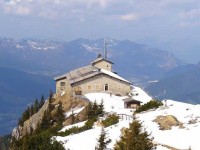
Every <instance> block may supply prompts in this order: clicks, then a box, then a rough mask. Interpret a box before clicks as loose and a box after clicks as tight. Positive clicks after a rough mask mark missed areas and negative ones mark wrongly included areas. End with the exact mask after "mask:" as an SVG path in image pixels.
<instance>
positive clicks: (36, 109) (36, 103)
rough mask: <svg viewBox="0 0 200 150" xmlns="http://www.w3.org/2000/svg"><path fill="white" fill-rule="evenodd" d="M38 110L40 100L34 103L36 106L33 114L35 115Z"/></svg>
mask: <svg viewBox="0 0 200 150" xmlns="http://www.w3.org/2000/svg"><path fill="white" fill-rule="evenodd" d="M38 110H39V102H38V99H37V98H36V99H35V102H34V105H33V112H34V114H35V113H37V112H38Z"/></svg>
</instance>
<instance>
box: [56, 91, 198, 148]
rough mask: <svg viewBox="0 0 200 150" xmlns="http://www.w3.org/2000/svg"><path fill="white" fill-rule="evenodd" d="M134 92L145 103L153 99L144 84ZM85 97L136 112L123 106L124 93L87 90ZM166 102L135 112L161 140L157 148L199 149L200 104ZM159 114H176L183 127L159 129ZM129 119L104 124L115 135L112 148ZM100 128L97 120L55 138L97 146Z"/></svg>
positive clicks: (107, 108)
mask: <svg viewBox="0 0 200 150" xmlns="http://www.w3.org/2000/svg"><path fill="white" fill-rule="evenodd" d="M133 92H134V93H138V94H137V96H138V97H137V98H138V100H141V101H142V100H143V102H144V103H146V102H148V101H149V100H151V98H150V96H148V94H146V93H145V92H144V91H143V90H142V89H141V88H138V87H134V88H133ZM135 96H136V95H135ZM86 97H87V98H88V99H89V100H91V101H93V102H94V101H95V100H96V102H97V103H101V101H102V100H103V101H104V106H105V111H106V112H116V113H118V114H121V113H123V114H127V115H132V113H133V110H131V109H124V104H123V102H122V99H124V98H125V97H118V96H114V95H112V96H110V95H109V94H105V93H91V94H86ZM163 103H164V104H166V106H161V107H159V108H158V109H156V110H150V111H147V112H143V113H140V114H137V115H136V117H137V119H138V120H140V121H141V122H142V124H143V126H144V128H145V129H146V130H147V131H148V132H149V133H151V136H152V137H154V140H153V141H154V142H155V143H158V146H157V150H169V148H166V147H165V146H170V147H174V148H177V149H188V148H189V147H190V148H191V149H192V150H199V149H200V144H199V140H198V136H199V133H200V114H199V111H200V105H191V104H186V103H181V102H176V101H173V100H165V101H163ZM160 115H162V116H166V115H173V116H174V117H176V118H177V120H178V121H179V122H181V123H182V125H183V128H179V127H172V129H170V130H160V129H159V125H158V124H157V123H156V122H154V121H153V120H154V119H156V118H157V116H160ZM130 122H132V119H131V118H129V119H126V118H124V119H120V121H119V123H117V124H116V125H113V126H110V127H107V128H105V130H106V131H107V133H108V137H109V138H110V139H112V142H111V143H110V144H109V145H108V148H110V149H112V148H113V146H114V144H115V143H116V141H117V140H119V138H120V135H121V129H122V128H124V127H128V126H129V123H130ZM83 125H84V122H82V123H78V124H74V125H71V126H67V127H64V128H63V130H65V129H67V128H69V127H72V126H83ZM100 132H101V127H99V126H98V125H97V124H96V125H94V127H93V129H91V130H88V131H85V132H82V133H79V134H74V135H70V136H66V137H54V138H56V140H57V141H61V142H62V143H63V145H64V147H65V148H66V149H68V148H69V149H70V150H80V149H81V150H94V147H95V145H96V144H97V139H98V137H99V135H100ZM77 143H78V144H77ZM163 144H164V145H165V146H163Z"/></svg>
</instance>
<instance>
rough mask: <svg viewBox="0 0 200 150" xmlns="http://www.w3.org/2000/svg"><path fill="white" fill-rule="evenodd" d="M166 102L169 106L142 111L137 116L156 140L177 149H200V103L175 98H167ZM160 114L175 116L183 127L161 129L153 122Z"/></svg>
mask: <svg viewBox="0 0 200 150" xmlns="http://www.w3.org/2000/svg"><path fill="white" fill-rule="evenodd" d="M166 104H167V107H162V108H158V109H157V110H155V111H150V112H146V113H142V114H139V115H137V117H138V119H139V120H141V121H143V125H144V127H145V128H146V130H147V131H148V132H150V133H152V135H153V137H154V141H155V142H158V143H161V144H166V145H169V146H172V147H175V148H177V149H188V148H189V147H190V148H191V149H192V150H199V149H200V144H199V139H198V137H199V133H200V114H199V112H200V105H191V104H187V103H182V102H176V101H173V100H167V101H166ZM159 115H162V116H166V115H173V116H175V117H176V118H177V119H178V121H180V122H181V123H183V128H179V127H172V129H171V130H159V126H158V124H157V123H155V122H153V120H154V119H156V117H157V116H159ZM192 122H193V123H192Z"/></svg>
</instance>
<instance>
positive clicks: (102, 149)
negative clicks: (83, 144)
mask: <svg viewBox="0 0 200 150" xmlns="http://www.w3.org/2000/svg"><path fill="white" fill-rule="evenodd" d="M106 135H107V133H106V131H105V130H104V128H102V129H101V134H100V136H99V139H98V145H97V146H96V147H95V150H106V148H107V145H108V144H109V143H110V142H111V139H108V137H106Z"/></svg>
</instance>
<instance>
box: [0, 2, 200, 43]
mask: <svg viewBox="0 0 200 150" xmlns="http://www.w3.org/2000/svg"><path fill="white" fill-rule="evenodd" d="M0 18H1V21H0V37H14V38H42V39H62V40H65V41H69V40H73V39H76V38H80V37H83V38H89V39H97V38H100V37H112V38H116V39H129V40H137V39H143V38H156V39H159V40H163V41H168V40H170V41H176V40H180V39H187V38H188V37H190V39H191V40H193V41H198V39H200V1H199V0H0Z"/></svg>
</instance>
